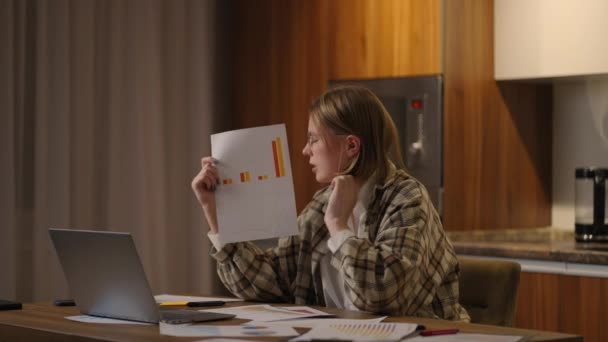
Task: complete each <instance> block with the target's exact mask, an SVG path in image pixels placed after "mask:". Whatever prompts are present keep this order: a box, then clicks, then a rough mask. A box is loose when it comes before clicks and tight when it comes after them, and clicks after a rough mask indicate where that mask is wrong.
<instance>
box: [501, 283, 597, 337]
mask: <svg viewBox="0 0 608 342" xmlns="http://www.w3.org/2000/svg"><path fill="white" fill-rule="evenodd" d="M607 318H608V278H591V277H575V276H565V275H556V274H541V273H528V272H522V273H521V278H520V285H519V294H518V298H517V309H516V313H515V320H514V323H513V325H514V326H515V327H517V328H526V329H538V330H550V331H559V332H564V333H571V334H578V335H582V336H584V339H585V342H600V341H602V342H603V341H608V324H606V319H607Z"/></svg>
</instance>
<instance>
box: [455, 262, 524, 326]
mask: <svg viewBox="0 0 608 342" xmlns="http://www.w3.org/2000/svg"><path fill="white" fill-rule="evenodd" d="M458 261H459V262H460V278H459V285H460V304H461V305H462V306H464V308H465V309H466V310H467V311H468V312H469V315H470V316H471V323H481V324H491V325H502V326H511V325H512V324H513V316H515V304H516V301H517V289H518V288H519V274H520V272H521V266H520V265H519V264H518V263H516V262H513V261H503V260H490V259H479V258H470V257H458Z"/></svg>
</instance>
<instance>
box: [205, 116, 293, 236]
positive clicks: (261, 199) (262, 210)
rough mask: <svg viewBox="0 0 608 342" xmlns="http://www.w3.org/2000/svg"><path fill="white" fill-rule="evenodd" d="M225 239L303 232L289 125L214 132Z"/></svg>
mask: <svg viewBox="0 0 608 342" xmlns="http://www.w3.org/2000/svg"><path fill="white" fill-rule="evenodd" d="M211 154H212V156H213V158H215V159H216V160H217V161H218V163H217V169H218V174H219V179H218V181H217V183H216V191H215V200H216V206H217V219H218V227H219V239H220V241H221V242H222V243H229V242H239V241H250V240H259V239H268V238H276V237H283V236H289V235H295V234H297V233H298V227H297V215H296V202H295V197H294V190H293V179H292V175H291V162H290V159H289V149H288V146H287V134H286V131H285V125H284V124H281V125H273V126H264V127H256V128H248V129H240V130H236V131H229V132H224V133H219V134H213V135H211Z"/></svg>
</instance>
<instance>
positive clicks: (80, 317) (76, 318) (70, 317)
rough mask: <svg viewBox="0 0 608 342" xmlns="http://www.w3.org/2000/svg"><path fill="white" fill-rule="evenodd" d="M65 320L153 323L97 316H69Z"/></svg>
mask: <svg viewBox="0 0 608 342" xmlns="http://www.w3.org/2000/svg"><path fill="white" fill-rule="evenodd" d="M65 318H66V319H69V320H70V321H75V322H82V323H97V324H135V325H151V323H143V322H135V321H127V320H124V319H114V318H106V317H96V316H89V315H76V316H67V317H65Z"/></svg>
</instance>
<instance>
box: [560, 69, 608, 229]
mask: <svg viewBox="0 0 608 342" xmlns="http://www.w3.org/2000/svg"><path fill="white" fill-rule="evenodd" d="M580 166H602V167H608V76H603V77H596V78H588V79H585V80H570V81H565V80H562V81H556V82H555V84H554V92H553V208H552V226H554V227H558V228H560V229H567V230H570V229H572V230H574V169H575V168H576V167H580Z"/></svg>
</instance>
